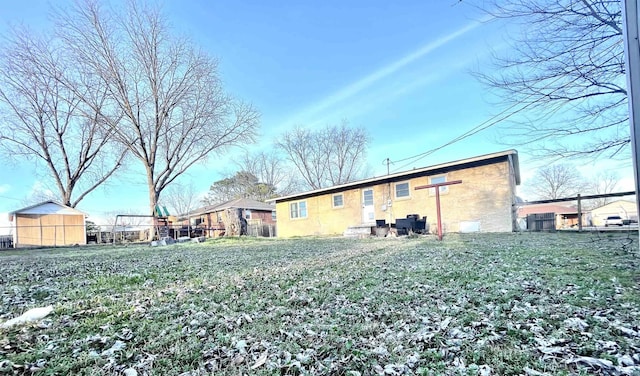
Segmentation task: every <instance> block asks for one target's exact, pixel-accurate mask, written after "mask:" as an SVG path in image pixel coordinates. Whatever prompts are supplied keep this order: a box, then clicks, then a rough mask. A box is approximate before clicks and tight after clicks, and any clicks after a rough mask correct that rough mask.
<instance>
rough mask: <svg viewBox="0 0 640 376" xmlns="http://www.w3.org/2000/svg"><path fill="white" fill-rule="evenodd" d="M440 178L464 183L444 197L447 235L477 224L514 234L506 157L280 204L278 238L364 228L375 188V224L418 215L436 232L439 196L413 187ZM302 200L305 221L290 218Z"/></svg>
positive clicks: (450, 188) (511, 185) (487, 229)
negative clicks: (402, 191) (367, 197)
mask: <svg viewBox="0 0 640 376" xmlns="http://www.w3.org/2000/svg"><path fill="white" fill-rule="evenodd" d="M436 176H446V181H454V180H462V184H458V185H451V186H448V189H447V192H444V193H441V194H440V204H441V211H442V223H443V230H444V232H445V233H446V232H458V231H460V224H461V222H476V223H478V224H479V228H480V231H481V232H511V231H513V229H514V224H515V220H516V215H515V208H514V205H513V203H514V202H515V186H516V183H515V174H514V171H513V167H512V164H511V163H510V162H509V161H508V160H507V158H505V159H503V160H502V161H500V162H495V163H491V164H485V165H480V166H476V167H468V168H464V169H451V170H450V171H448V172H446V173H442V174H434V175H425V176H421V177H416V178H412V179H407V180H398V181H396V182H393V183H381V184H372V185H371V186H368V187H362V188H354V189H347V190H344V191H342V192H337V193H335V192H334V193H326V194H319V195H317V196H313V197H308V198H305V199H302V200H292V201H282V202H277V204H276V212H277V218H278V236H279V237H291V236H308V235H341V234H343V233H344V231H345V230H346V229H347V228H348V227H349V226H354V225H360V224H363V223H364V222H363V209H362V202H363V199H362V194H363V193H362V192H363V190H365V189H368V188H370V189H373V199H374V219H376V220H377V219H384V220H386V222H387V223H389V222H391V223H395V220H396V219H397V218H406V216H407V215H408V214H418V215H419V216H420V217H423V216H426V217H427V222H428V223H429V224H430V229H431V231H432V232H433V231H434V230H435V228H436V198H435V191H434V190H433V189H422V190H415V189H414V188H415V187H417V186H421V185H427V184H431V181H430V177H436ZM404 182H408V183H409V197H403V198H396V197H395V185H396V184H399V183H404ZM335 194H343V203H344V205H343V206H342V207H338V208H334V207H333V196H334V195H335ZM389 199H390V200H391V205H390V206H389V205H388V203H389ZM300 201H305V202H306V206H307V217H306V218H293V219H292V218H290V213H289V208H290V206H289V205H290V204H291V203H294V202H300ZM373 224H375V223H373Z"/></svg>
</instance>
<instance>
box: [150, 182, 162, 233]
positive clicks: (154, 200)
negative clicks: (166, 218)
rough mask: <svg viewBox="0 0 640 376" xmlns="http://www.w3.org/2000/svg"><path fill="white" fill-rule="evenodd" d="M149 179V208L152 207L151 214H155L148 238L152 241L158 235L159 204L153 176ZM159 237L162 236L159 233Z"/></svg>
mask: <svg viewBox="0 0 640 376" xmlns="http://www.w3.org/2000/svg"><path fill="white" fill-rule="evenodd" d="M148 180H150V181H151V182H150V183H149V208H150V209H151V215H152V216H153V218H152V221H151V227H150V228H149V235H148V236H147V240H148V241H151V240H153V238H154V237H155V235H156V228H157V225H158V223H157V221H158V219H157V213H156V205H157V204H158V193H157V192H156V190H155V188H154V185H153V182H152V181H153V178H150V177H149V178H148ZM158 237H160V234H158Z"/></svg>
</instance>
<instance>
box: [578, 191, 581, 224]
mask: <svg viewBox="0 0 640 376" xmlns="http://www.w3.org/2000/svg"><path fill="white" fill-rule="evenodd" d="M578 232H582V199H581V198H580V193H578Z"/></svg>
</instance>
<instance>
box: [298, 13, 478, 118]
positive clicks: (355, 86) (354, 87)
mask: <svg viewBox="0 0 640 376" xmlns="http://www.w3.org/2000/svg"><path fill="white" fill-rule="evenodd" d="M484 21H487V20H486V19H485V20H481V21H474V22H471V23H469V24H467V25H466V26H464V27H462V28H460V29H458V30H456V31H454V32H453V33H451V34H448V35H446V36H443V37H441V38H438V39H437V40H435V41H433V42H430V43H428V44H426V45H425V46H423V47H420V48H419V49H417V50H416V51H414V52H412V53H410V54H408V55H406V56H404V57H402V58H401V59H399V60H396V61H395V62H393V63H391V64H389V65H387V66H385V67H383V68H381V69H379V70H377V71H375V72H373V73H371V74H370V75H368V76H366V77H364V78H362V79H360V80H359V81H356V82H354V83H352V84H350V85H348V86H347V87H345V88H344V89H342V90H340V91H338V92H336V93H334V94H332V95H330V96H328V97H327V98H325V99H323V100H321V101H319V102H318V103H316V104H313V105H311V106H309V107H308V108H306V109H304V110H302V111H301V112H299V113H298V114H297V115H295V116H294V117H293V118H292V119H290V121H289V122H287V123H295V122H297V121H300V120H301V119H305V118H309V117H312V116H313V115H315V114H317V113H319V112H321V111H323V110H326V109H327V108H329V107H331V106H334V105H336V104H337V103H340V102H342V101H345V100H346V99H349V98H351V97H353V96H355V95H356V94H358V93H360V92H362V91H363V90H364V89H366V88H368V87H370V86H371V85H373V84H374V83H376V82H378V81H380V80H382V79H384V78H386V77H388V76H390V75H392V74H394V73H396V72H398V71H399V70H401V69H402V68H404V67H406V66H407V65H409V64H411V63H413V62H415V61H417V60H418V59H421V58H422V57H424V56H426V55H428V54H430V53H431V52H433V51H434V50H436V49H437V48H439V47H442V46H444V45H446V44H448V43H450V42H451V41H453V40H455V39H456V38H459V37H461V36H462V35H464V34H466V33H468V32H470V31H471V30H473V29H475V28H477V27H478V26H480V25H482V24H483V23H484Z"/></svg>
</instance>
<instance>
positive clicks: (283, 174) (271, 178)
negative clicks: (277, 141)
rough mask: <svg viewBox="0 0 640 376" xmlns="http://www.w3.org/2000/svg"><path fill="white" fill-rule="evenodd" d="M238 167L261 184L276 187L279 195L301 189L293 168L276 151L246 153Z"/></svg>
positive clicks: (239, 161) (237, 163)
mask: <svg viewBox="0 0 640 376" xmlns="http://www.w3.org/2000/svg"><path fill="white" fill-rule="evenodd" d="M236 165H237V166H238V167H239V168H240V171H246V172H248V173H251V174H253V175H254V176H255V177H256V178H257V179H258V181H259V182H261V183H263V184H266V185H267V186H270V187H275V190H276V192H277V194H278V195H289V194H292V193H295V192H297V191H298V190H299V189H300V188H299V186H300V184H299V180H298V179H296V175H295V173H294V172H293V171H292V170H291V166H290V165H288V163H287V161H286V160H285V159H284V158H283V157H282V156H281V155H280V154H278V153H277V152H275V151H270V152H264V151H261V152H257V153H253V154H249V153H245V154H243V156H242V157H241V158H240V159H239V160H238V162H236Z"/></svg>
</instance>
